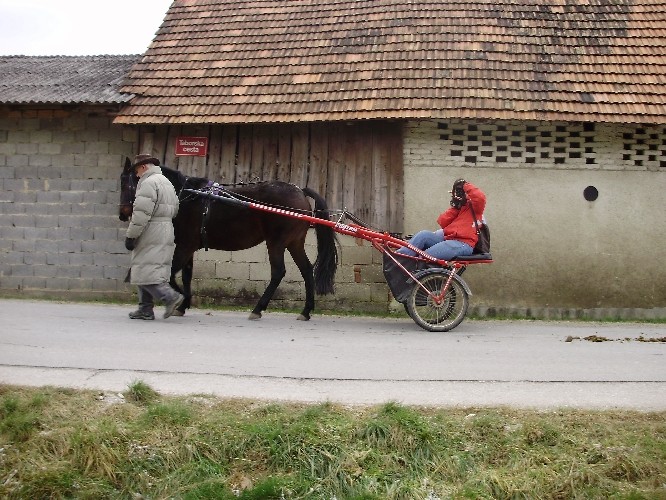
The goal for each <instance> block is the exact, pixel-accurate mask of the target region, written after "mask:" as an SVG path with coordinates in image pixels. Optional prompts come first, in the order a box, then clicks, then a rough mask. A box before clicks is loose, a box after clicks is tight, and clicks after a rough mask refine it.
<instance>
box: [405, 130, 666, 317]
mask: <svg viewBox="0 0 666 500" xmlns="http://www.w3.org/2000/svg"><path fill="white" fill-rule="evenodd" d="M440 123H444V125H441V124H440V125H438V122H436V121H430V122H420V123H410V124H409V125H408V126H407V128H406V131H405V147H404V151H405V231H406V232H408V233H410V232H416V231H418V230H419V229H422V228H433V229H435V228H436V218H437V215H439V213H440V212H441V211H444V210H445V209H446V208H448V201H449V195H448V193H447V191H448V190H450V186H451V184H452V182H453V181H454V180H455V179H456V178H459V177H464V178H465V179H467V180H469V181H471V182H473V183H475V184H477V185H478V186H479V187H481V188H482V189H483V190H484V191H485V192H486V194H487V196H488V206H487V209H486V218H487V219H488V221H489V225H490V227H491V234H492V238H491V239H492V254H493V257H494V259H495V263H493V264H491V265H488V266H481V265H480V266H477V267H476V268H470V269H468V271H467V274H466V275H465V277H466V279H467V281H468V282H469V283H470V286H471V287H472V291H473V292H474V293H475V296H474V297H473V303H475V304H476V305H484V306H493V307H497V308H509V309H510V308H514V309H515V308H533V309H538V308H555V309H556V308H580V309H594V308H642V309H652V308H663V307H665V306H666V267H665V266H664V265H663V262H666V250H664V246H663V242H664V241H666V223H665V221H664V215H665V214H666V211H665V210H664V207H663V203H664V194H663V193H664V191H665V188H666V167H665V166H662V165H665V164H666V151H665V149H666V148H665V146H664V144H666V134H665V133H664V127H654V128H647V127H640V126H615V125H604V124H596V125H594V126H589V125H588V126H584V125H582V124H572V125H566V124H561V123H558V124H546V123H538V124H534V123H532V124H525V123H520V122H506V123H500V125H502V126H503V128H504V129H506V130H498V127H497V125H498V124H497V123H490V122H486V123H475V122H457V123H452V122H449V123H445V122H440ZM470 124H471V125H472V127H471V128H472V130H470ZM528 126H530V127H531V128H530V129H529V131H528V129H527V127H528ZM474 129H476V130H474ZM483 130H489V131H490V135H485V136H483V135H481V132H483ZM453 132H455V133H453ZM486 134H488V132H486ZM542 134H545V135H544V136H542ZM470 135H472V136H473V137H472V139H474V136H476V137H478V140H476V141H474V140H469V137H470ZM498 136H499V137H500V139H501V140H497V137H498ZM505 137H507V140H504V138H505ZM533 139H536V140H533ZM528 148H529V149H528ZM453 151H461V152H462V155H461V156H458V155H457V154H455V155H452V152H453ZM480 152H484V153H485V154H484V155H481V154H480ZM512 152H513V154H514V156H512V155H511V153H512ZM572 152H573V154H572V155H570V153H572ZM500 156H501V157H504V158H506V161H503V159H502V161H500V162H498V161H497V159H498V157H500ZM471 157H475V160H476V161H475V162H474V163H472V162H469V161H465V159H467V160H471V159H472V158H471ZM528 158H534V159H533V160H528ZM556 158H557V159H558V160H557V163H556V161H555V159H556ZM587 186H594V187H595V188H596V189H597V190H598V191H599V197H598V199H597V200H596V201H587V200H586V199H585V198H584V196H583V192H584V190H585V188H586V187H587Z"/></svg>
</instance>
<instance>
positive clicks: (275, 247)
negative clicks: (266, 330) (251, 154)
mask: <svg viewBox="0 0 666 500" xmlns="http://www.w3.org/2000/svg"><path fill="white" fill-rule="evenodd" d="M160 168H161V169H162V174H163V175H164V176H165V177H166V178H167V179H169V181H170V182H171V184H173V187H174V189H175V190H176V193H177V194H178V198H179V201H180V207H179V209H178V215H177V216H176V217H175V218H174V220H173V225H174V233H175V238H176V249H175V251H174V255H173V261H172V265H171V278H170V284H171V286H172V287H174V289H176V290H178V291H179V292H180V293H182V294H183V295H184V297H185V300H184V301H183V304H182V305H181V306H180V307H179V308H178V312H177V313H176V314H178V315H180V316H182V315H184V314H185V310H186V309H187V308H189V307H190V305H191V301H192V290H191V282H192V274H193V263H194V253H195V252H196V251H197V250H199V249H201V248H206V249H208V248H212V249H214V250H230V251H237V250H245V249H248V248H251V247H254V246H256V245H258V244H260V243H262V242H264V241H265V242H266V248H267V250H268V260H269V263H270V266H271V279H270V282H269V284H268V286H267V287H266V290H265V291H264V293H263V295H262V296H261V298H260V299H259V302H257V305H256V306H255V307H254V309H252V312H251V313H250V317H249V319H259V318H261V313H262V312H263V311H265V310H266V308H267V307H268V304H269V302H270V300H271V298H272V297H273V294H274V293H275V290H276V289H277V287H278V286H279V284H280V282H281V281H282V278H283V277H284V276H285V274H286V267H285V261H284V253H285V250H288V251H289V253H290V255H291V257H292V258H293V260H294V262H295V264H296V266H297V267H298V269H299V271H300V273H301V276H302V277H303V281H304V282H305V305H304V307H303V310H302V311H301V313H300V315H299V316H298V319H299V320H304V321H307V320H309V319H310V312H311V311H313V310H314V307H315V299H314V295H315V292H316V293H317V294H319V295H326V294H331V293H334V278H335V272H336V270H337V266H338V251H337V241H336V237H335V231H334V230H333V229H332V228H331V227H330V226H326V225H323V224H313V226H314V228H315V233H316V237H317V258H316V260H315V264H314V266H313V265H312V263H311V262H310V259H309V258H308V256H307V254H306V252H305V237H306V235H307V232H308V228H309V227H310V223H309V222H307V221H304V220H301V219H297V218H294V217H289V216H286V215H279V214H275V213H270V212H264V211H263V210H256V209H252V208H245V207H242V206H232V205H229V204H227V203H221V202H219V201H216V200H211V199H209V198H206V197H204V196H201V195H197V194H193V193H191V192H190V191H188V190H189V189H194V190H197V189H201V188H204V187H206V186H209V185H211V182H210V181H209V180H208V179H206V178H203V177H186V176H185V175H183V174H182V173H181V172H179V171H177V170H172V169H170V168H167V167H164V166H161V167H160ZM137 183H138V177H137V176H136V174H135V173H134V171H133V169H132V164H131V162H130V160H129V158H126V159H125V166H124V168H123V171H122V174H121V176H120V204H119V215H118V216H119V218H120V220H121V221H124V222H126V221H128V220H129V218H130V217H131V215H132V209H133V203H134V198H135V195H136V186H137ZM224 189H225V191H226V192H228V193H231V194H232V195H233V196H235V197H238V198H239V199H244V200H248V201H254V202H258V203H261V204H264V205H270V206H274V207H279V208H285V209H288V210H292V211H295V212H300V213H307V214H308V215H312V214H313V210H312V207H311V205H310V202H309V201H308V197H309V198H312V199H313V200H314V202H315V207H314V216H315V217H317V218H320V219H325V220H327V219H328V217H329V213H328V207H327V204H326V200H324V198H323V197H322V196H321V195H319V194H318V193H317V192H316V191H314V190H312V189H310V188H307V187H306V188H299V187H298V186H296V185H294V184H289V183H286V182H281V181H265V182H258V183H252V184H239V185H234V186H225V187H224ZM178 272H181V280H182V283H183V288H182V289H181V288H180V287H179V286H178V284H177V283H176V274H177V273H178Z"/></svg>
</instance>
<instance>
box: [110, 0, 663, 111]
mask: <svg viewBox="0 0 666 500" xmlns="http://www.w3.org/2000/svg"><path fill="white" fill-rule="evenodd" d="M664 54H666V0H255V1H251V2H248V1H239V0H175V1H174V2H173V3H172V5H171V8H170V9H169V11H168V13H167V15H166V17H165V20H164V22H163V24H162V26H161V28H160V30H159V31H158V33H157V36H156V37H155V39H154V41H153V43H152V44H151V46H150V47H149V49H148V51H147V52H146V53H145V54H144V57H143V59H141V61H139V62H138V63H137V64H136V66H134V68H133V69H132V71H131V72H130V78H129V79H128V80H127V85H126V86H125V87H123V90H124V91H125V92H131V93H134V94H137V97H136V98H135V99H133V100H132V102H131V105H129V106H127V107H126V108H124V109H123V111H122V112H121V114H120V115H119V117H118V118H116V122H121V123H156V124H158V123H233V122H294V121H319V120H325V121H329V120H357V119H375V118H442V119H443V118H491V119H524V120H565V121H609V122H639V123H640V122H645V123H655V122H658V123H665V122H666V57H665V55H664Z"/></svg>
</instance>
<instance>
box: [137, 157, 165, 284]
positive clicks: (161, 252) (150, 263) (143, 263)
mask: <svg viewBox="0 0 666 500" xmlns="http://www.w3.org/2000/svg"><path fill="white" fill-rule="evenodd" d="M176 215H178V196H177V195H176V191H175V190H174V188H173V185H172V184H171V182H169V180H168V179H167V178H166V177H164V176H163V175H162V169H161V168H160V167H158V166H155V165H151V166H150V167H149V168H148V170H147V171H146V172H145V173H144V174H143V175H142V176H141V179H139V183H138V185H137V188H136V198H135V199H134V209H133V212H132V218H131V220H130V224H129V227H128V228H127V233H126V237H127V238H136V246H135V247H134V250H132V261H131V262H132V263H131V271H130V282H131V283H132V284H134V285H157V284H159V283H166V282H168V281H169V278H170V276H171V260H172V258H173V252H174V250H175V248H176V244H175V242H174V232H173V222H172V219H173V218H174V217H175V216H176Z"/></svg>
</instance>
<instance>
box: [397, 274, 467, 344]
mask: <svg viewBox="0 0 666 500" xmlns="http://www.w3.org/2000/svg"><path fill="white" fill-rule="evenodd" d="M448 277H449V275H448V273H433V274H426V275H425V276H423V277H421V278H420V279H419V283H420V284H421V285H423V287H425V289H426V290H428V291H429V292H431V293H432V294H433V295H437V294H439V293H440V290H441V289H442V287H443V286H444V284H445V283H446V280H447V279H448ZM468 305H469V296H468V295H467V291H466V290H465V288H464V287H463V286H462V285H461V284H460V283H458V281H457V280H451V284H450V285H449V289H448V290H447V292H446V296H444V297H443V298H442V300H441V301H440V303H439V304H437V303H436V302H435V299H434V298H433V296H432V295H429V294H428V293H426V291H425V290H424V289H423V288H422V287H421V286H419V284H416V285H414V288H413V289H412V293H411V295H410V296H409V299H407V302H406V303H405V306H406V308H407V312H408V313H409V315H410V317H411V318H412V319H413V320H414V322H416V324H417V325H419V326H420V327H421V328H424V329H425V330H428V331H430V332H448V331H449V330H452V329H453V328H455V327H456V326H458V325H459V324H460V323H461V322H462V320H463V319H464V318H465V314H466V313H467V307H468Z"/></svg>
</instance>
